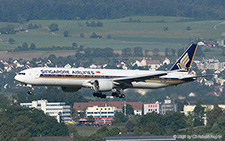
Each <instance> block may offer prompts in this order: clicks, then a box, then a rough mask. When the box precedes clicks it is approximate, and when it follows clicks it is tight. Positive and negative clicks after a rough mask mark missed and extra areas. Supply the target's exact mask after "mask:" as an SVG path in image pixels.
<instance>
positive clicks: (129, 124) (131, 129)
mask: <svg viewBox="0 0 225 141" xmlns="http://www.w3.org/2000/svg"><path fill="white" fill-rule="evenodd" d="M125 126H126V128H127V131H128V132H134V127H135V124H134V122H133V121H131V120H128V122H127V123H126V125H125Z"/></svg>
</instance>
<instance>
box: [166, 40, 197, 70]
mask: <svg viewBox="0 0 225 141" xmlns="http://www.w3.org/2000/svg"><path fill="white" fill-rule="evenodd" d="M197 47H198V44H192V45H191V46H189V47H188V48H187V50H186V51H185V52H184V53H183V54H182V55H181V57H180V58H179V59H178V60H177V61H176V63H175V64H174V65H173V66H172V67H171V69H170V70H185V71H187V72H188V71H189V70H190V68H191V64H192V61H193V59H194V56H195V53H196V51H197Z"/></svg>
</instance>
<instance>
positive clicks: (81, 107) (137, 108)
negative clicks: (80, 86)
mask: <svg viewBox="0 0 225 141" xmlns="http://www.w3.org/2000/svg"><path fill="white" fill-rule="evenodd" d="M126 104H129V105H131V106H132V107H133V109H134V114H135V115H142V102H124V101H110V102H103V101H99V102H78V103H74V105H73V109H75V110H76V111H77V112H78V114H81V113H83V112H85V110H86V109H87V108H88V107H93V106H98V107H107V106H110V107H116V111H117V112H122V111H123V110H122V109H123V107H124V106H126Z"/></svg>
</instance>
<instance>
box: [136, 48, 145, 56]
mask: <svg viewBox="0 0 225 141" xmlns="http://www.w3.org/2000/svg"><path fill="white" fill-rule="evenodd" d="M134 56H143V49H142V47H135V48H134Z"/></svg>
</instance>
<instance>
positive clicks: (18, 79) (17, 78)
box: [14, 75, 22, 82]
mask: <svg viewBox="0 0 225 141" xmlns="http://www.w3.org/2000/svg"><path fill="white" fill-rule="evenodd" d="M14 79H15V80H16V81H18V82H22V80H21V77H20V76H19V75H16V76H15V77H14Z"/></svg>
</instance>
